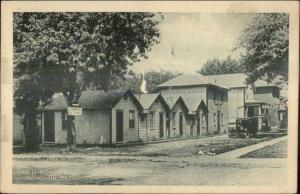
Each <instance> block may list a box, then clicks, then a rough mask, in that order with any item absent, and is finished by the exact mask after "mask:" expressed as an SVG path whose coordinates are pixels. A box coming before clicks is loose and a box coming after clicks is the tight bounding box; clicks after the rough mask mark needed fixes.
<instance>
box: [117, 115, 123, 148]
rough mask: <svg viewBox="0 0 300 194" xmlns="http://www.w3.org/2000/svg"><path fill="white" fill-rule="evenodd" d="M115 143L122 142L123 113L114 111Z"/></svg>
mask: <svg viewBox="0 0 300 194" xmlns="http://www.w3.org/2000/svg"><path fill="white" fill-rule="evenodd" d="M116 130H117V142H123V111H122V110H117V111H116Z"/></svg>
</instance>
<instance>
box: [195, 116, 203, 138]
mask: <svg viewBox="0 0 300 194" xmlns="http://www.w3.org/2000/svg"><path fill="white" fill-rule="evenodd" d="M200 116H201V114H200V113H199V114H197V115H196V117H197V135H198V136H199V135H200ZM202 125H203V123H202Z"/></svg>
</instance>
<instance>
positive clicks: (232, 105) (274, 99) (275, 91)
mask: <svg viewBox="0 0 300 194" xmlns="http://www.w3.org/2000/svg"><path fill="white" fill-rule="evenodd" d="M206 77H207V78H208V79H209V80H210V81H212V82H215V83H216V84H219V85H222V86H224V87H227V88H228V89H229V91H228V99H229V100H228V104H229V119H235V118H240V117H252V116H259V117H261V118H262V119H263V118H265V119H267V120H268V125H269V126H271V127H278V126H279V118H278V110H279V104H280V103H279V94H280V88H279V87H278V86H276V85H273V84H271V83H267V82H266V81H263V80H257V81H256V82H255V83H254V84H253V85H247V84H246V82H245V81H246V77H247V76H246V75H245V74H240V73H238V74H223V75H211V76H206Z"/></svg>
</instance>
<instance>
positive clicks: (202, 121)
mask: <svg viewBox="0 0 300 194" xmlns="http://www.w3.org/2000/svg"><path fill="white" fill-rule="evenodd" d="M204 120H205V115H204V113H202V117H201V124H202V127H204Z"/></svg>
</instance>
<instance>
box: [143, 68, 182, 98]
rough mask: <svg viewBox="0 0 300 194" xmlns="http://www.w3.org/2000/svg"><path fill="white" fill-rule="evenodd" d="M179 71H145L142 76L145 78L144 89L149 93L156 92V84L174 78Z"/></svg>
mask: <svg viewBox="0 0 300 194" xmlns="http://www.w3.org/2000/svg"><path fill="white" fill-rule="evenodd" d="M178 74H179V73H177V72H171V71H165V70H160V71H149V72H147V73H145V75H144V78H145V80H146V90H147V92H149V93H152V92H157V89H156V86H158V85H159V84H161V83H163V82H166V81H168V80H170V79H172V78H174V77H175V76H176V75H178Z"/></svg>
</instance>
